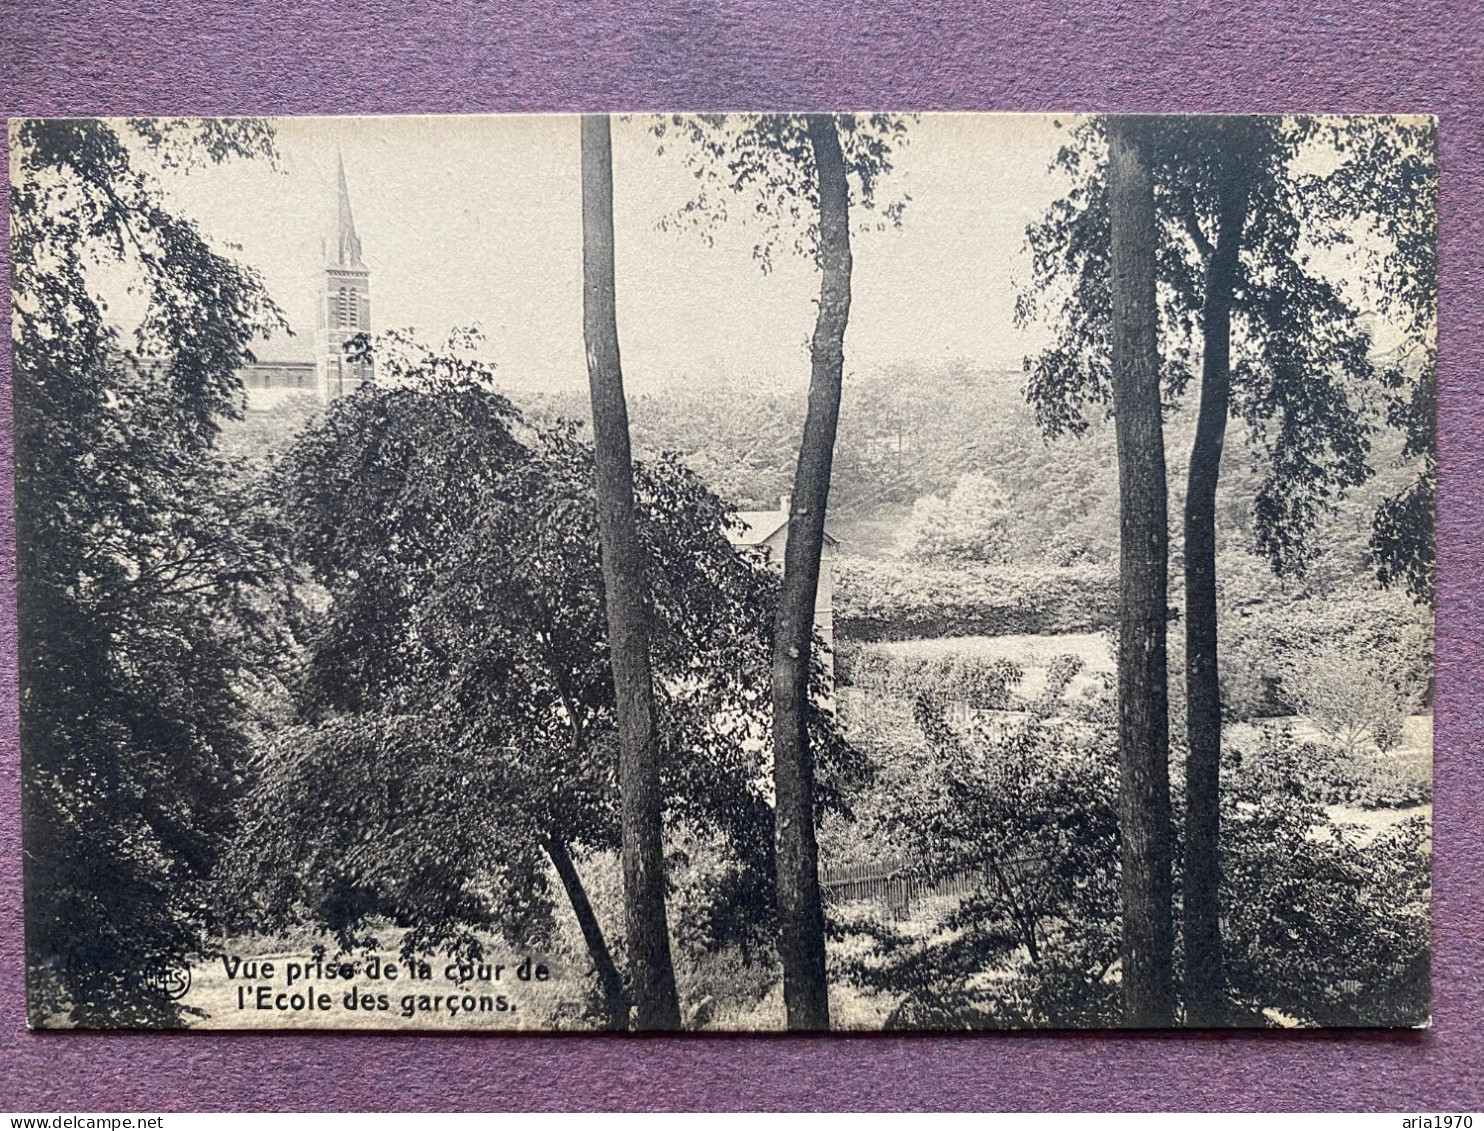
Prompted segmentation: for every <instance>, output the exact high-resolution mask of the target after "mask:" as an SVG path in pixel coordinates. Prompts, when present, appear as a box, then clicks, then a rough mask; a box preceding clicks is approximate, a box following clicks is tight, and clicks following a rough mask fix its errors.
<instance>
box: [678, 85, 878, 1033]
mask: <svg viewBox="0 0 1484 1131" xmlns="http://www.w3.org/2000/svg"><path fill="white" fill-rule="evenodd" d="M904 128H905V126H904V123H903V122H902V121H901V120H900V119H897V118H893V117H891V116H888V115H872V116H870V117H867V118H862V119H857V118H855V117H854V116H851V115H830V114H807V115H760V116H746V117H738V118H733V119H730V120H729V119H728V117H727V116H725V115H699V116H693V117H688V118H683V117H679V116H676V117H673V118H670V119H668V120H660V121H659V122H657V123H656V125H655V133H656V135H657V136H659V137H660V138H661V140H662V142H663V140H664V139H665V138H666V137H669V136H671V135H672V134H679V135H681V137H682V138H683V139H684V140H685V141H687V142H689V143H690V155H689V161H690V162H691V164H692V165H693V167H694V168H695V169H696V171H697V174H698V176H699V177H700V179H701V182H702V189H701V195H700V197H699V199H697V200H694V201H692V202H691V203H690V204H689V205H688V206H687V208H686V215H687V216H690V217H692V218H698V219H700V221H701V222H702V223H703V224H705V223H710V222H713V221H715V220H716V219H717V218H718V217H720V216H725V214H726V210H725V206H724V205H719V204H718V202H717V201H716V200H715V199H714V198H713V197H711V196H710V195H709V194H710V193H711V192H713V191H720V190H721V186H722V185H725V186H726V188H727V189H729V190H731V191H733V192H738V193H749V194H754V195H755V196H756V197H757V198H758V205H757V211H758V212H759V213H760V214H762V215H763V216H766V217H769V218H770V219H771V220H772V221H773V223H772V224H771V225H770V227H769V229H768V235H767V237H766V238H765V239H764V240H763V241H762V242H761V243H759V244H758V245H757V248H756V251H757V254H758V258H759V260H760V261H761V262H762V263H763V265H764V267H765V268H766V267H767V266H768V265H769V263H770V256H771V254H772V251H773V249H774V248H775V246H777V244H778V242H779V240H780V237H782V236H783V233H784V232H785V231H786V232H788V233H789V234H790V235H792V237H793V247H794V249H795V250H796V251H798V252H800V253H803V254H807V255H809V256H810V257H811V258H812V259H814V261H815V262H816V263H817V264H818V265H819V268H820V273H821V281H820V297H819V305H818V309H817V313H816V318H815V325H814V335H813V338H812V341H811V344H810V358H811V375H810V381H809V408H808V412H807V413H806V415H805V417H804V430H803V438H802V439H801V441H800V444H799V456H798V463H797V467H796V470H795V473H794V480H793V495H792V499H793V504H792V510H791V512H790V514H789V525H788V542H787V545H786V547H785V550H784V561H783V583H782V587H781V589H780V590H779V597H778V607H777V613H776V616H775V619H774V628H773V632H774V636H773V676H772V687H773V744H774V761H773V787H774V791H775V794H776V799H777V800H776V824H775V828H776V840H777V843H776V856H777V866H778V915H779V921H780V928H781V936H780V938H781V944H780V952H781V954H782V958H783V993H784V1000H785V1002H786V1005H787V1008H788V1025H789V1028H790V1029H795V1030H800V1029H804V1030H809V1029H828V1028H829V1023H830V1015H829V985H828V979H827V976H826V971H825V924H824V902H823V899H822V897H821V894H820V888H819V847H818V843H817V834H816V829H815V826H814V812H815V800H814V790H815V781H814V752H813V751H811V749H810V745H809V731H810V718H811V715H812V714H813V710H814V708H813V704H812V702H811V699H810V685H811V671H812V669H813V667H814V664H813V660H812V655H813V646H814V604H815V596H816V591H817V589H818V586H819V571H820V556H821V553H822V552H823V547H824V524H825V512H826V510H827V508H828V504H829V495H830V475H831V469H832V466H833V461H834V451H835V433H836V430H837V426H838V423H839V416H840V398H841V388H842V384H843V380H844V370H845V330H846V326H847V324H848V322H849V318H850V285H851V265H852V260H851V248H850V228H851V213H850V209H851V198H852V196H853V195H854V196H855V198H856V205H857V207H858V208H859V209H862V210H868V209H870V208H871V207H872V206H873V203H874V198H875V192H876V182H877V180H878V179H879V178H880V177H881V176H882V175H883V174H885V173H887V172H888V171H889V170H890V168H891V164H890V156H891V150H892V146H893V144H894V143H895V142H897V141H898V139H899V138H900V135H901V134H902V132H903V130H904ZM661 150H662V151H663V144H662V145H661ZM723 169H724V170H725V173H723V172H722V170H723ZM852 177H853V178H854V180H855V190H854V192H853V191H852V184H851V181H852ZM901 207H902V205H901V204H900V203H895V204H891V205H888V206H887V207H886V208H885V209H884V213H885V216H886V220H887V222H896V221H898V220H899V219H900V215H901Z"/></svg>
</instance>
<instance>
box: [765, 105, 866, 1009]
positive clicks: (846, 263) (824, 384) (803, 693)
mask: <svg viewBox="0 0 1484 1131" xmlns="http://www.w3.org/2000/svg"><path fill="white" fill-rule="evenodd" d="M808 126H809V143H810V146H811V147H812V149H813V152H814V164H815V168H816V169H817V170H818V175H819V260H820V267H821V269H822V272H823V279H822V281H821V283H820V290H819V312H818V315H817V317H816V319H815V323H814V340H813V343H812V346H811V354H812V372H811V374H810V379H809V410H808V413H807V415H806V416H805V418H804V437H803V440H802V442H801V443H800V445H799V463H798V469H797V471H796V472H795V474H794V492H793V504H792V510H791V512H790V514H789V518H788V543H787V546H786V547H785V549H784V555H783V586H782V588H781V590H780V591H779V594H778V615H777V619H776V622H775V625H774V630H773V788H774V792H775V794H776V796H777V811H776V812H777V821H776V827H775V848H776V855H777V867H778V919H779V927H780V930H781V939H780V945H779V953H780V954H781V956H782V959H783V998H784V1003H785V1005H786V1006H787V1009H788V1027H789V1028H790V1029H793V1030H813V1029H828V1028H829V1026H830V1006H829V986H828V982H827V980H826V976H825V952H824V902H823V899H822V898H821V895H820V888H819V846H818V843H817V841H816V839H815V830H814V758H813V753H812V751H811V750H810V748H809V711H810V704H809V673H810V668H811V661H812V646H813V641H814V602H815V597H816V594H817V592H818V588H819V569H820V554H821V552H822V551H823V548H824V518H825V507H826V505H827V504H828V501H829V494H830V470H831V466H832V464H833V462H834V457H835V429H836V425H837V423H838V421H839V417H840V387H841V382H842V379H843V374H844V369H845V327H846V324H847V323H848V321H849V319H850V269H851V257H850V186H849V183H848V181H847V180H846V175H845V159H844V156H843V154H842V153H841V151H840V135H839V133H838V131H837V129H836V126H835V119H834V117H833V116H831V115H828V114H811V115H809V119H808Z"/></svg>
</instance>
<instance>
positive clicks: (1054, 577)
mask: <svg viewBox="0 0 1484 1131" xmlns="http://www.w3.org/2000/svg"><path fill="white" fill-rule="evenodd" d="M1117 612H1118V578H1117V575H1116V574H1115V573H1114V572H1112V571H1111V570H1110V569H1109V568H1108V567H1106V566H1095V565H1088V564H1082V565H1073V566H1065V567H1058V566H991V565H972V564H964V565H959V566H955V567H953V568H951V569H947V568H936V567H932V566H928V565H921V564H916V563H911V562H905V561H896V560H891V561H867V560H863V559H858V558H856V559H851V558H841V559H838V560H837V563H836V566H835V629H836V632H837V633H838V634H839V635H840V636H848V637H854V638H856V639H860V640H911V639H915V638H919V637H928V636H1004V635H1009V634H1014V633H1029V634H1035V635H1050V634H1059V633H1068V632H1097V631H1100V630H1102V629H1105V628H1108V627H1109V626H1110V625H1112V623H1113V621H1114V619H1115V618H1116V616H1117Z"/></svg>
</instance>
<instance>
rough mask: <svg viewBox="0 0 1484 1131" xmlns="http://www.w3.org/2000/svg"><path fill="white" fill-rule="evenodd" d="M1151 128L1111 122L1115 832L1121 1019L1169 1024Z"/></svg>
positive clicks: (1164, 584) (1164, 548)
mask: <svg viewBox="0 0 1484 1131" xmlns="http://www.w3.org/2000/svg"><path fill="white" fill-rule="evenodd" d="M1148 146H1149V140H1148V126H1147V124H1146V123H1144V122H1142V121H1140V120H1139V119H1136V118H1135V119H1130V118H1121V117H1114V118H1110V119H1109V120H1108V196H1109V208H1110V217H1111V220H1112V230H1113V247H1112V268H1113V271H1112V274H1113V280H1112V281H1113V406H1114V414H1115V424H1116V429H1117V438H1118V494H1119V507H1120V516H1119V564H1118V581H1119V619H1118V627H1119V635H1118V746H1119V762H1120V767H1119V768H1120V785H1119V796H1118V827H1119V831H1120V833H1121V836H1122V854H1121V856H1122V876H1121V883H1122V895H1123V998H1124V1023H1125V1024H1127V1025H1130V1026H1138V1027H1151V1026H1164V1025H1169V1024H1172V1023H1173V1021H1174V1012H1175V1001H1174V997H1175V995H1174V972H1173V949H1174V922H1173V910H1172V906H1171V892H1170V858H1171V855H1172V849H1171V832H1170V774H1169V756H1170V752H1169V713H1168V712H1169V688H1168V686H1167V684H1166V682H1165V681H1166V678H1167V671H1166V647H1165V631H1166V629H1165V626H1166V617H1167V608H1168V593H1167V589H1168V579H1167V576H1166V573H1167V570H1168V568H1169V519H1168V515H1167V514H1166V509H1165V508H1166V505H1167V500H1166V488H1165V456H1164V430H1163V424H1162V421H1161V416H1160V391H1159V323H1158V308H1157V307H1156V305H1155V253H1156V248H1157V242H1156V241H1157V235H1158V233H1157V229H1156V219H1155V210H1154V184H1153V180H1152V178H1151V176H1150V162H1149V153H1148Z"/></svg>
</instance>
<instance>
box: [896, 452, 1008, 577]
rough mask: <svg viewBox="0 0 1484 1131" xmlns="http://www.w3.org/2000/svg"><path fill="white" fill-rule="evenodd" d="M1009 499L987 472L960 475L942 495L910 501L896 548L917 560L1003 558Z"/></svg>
mask: <svg viewBox="0 0 1484 1131" xmlns="http://www.w3.org/2000/svg"><path fill="white" fill-rule="evenodd" d="M1009 514H1010V500H1009V498H1008V497H1007V496H1006V495H1005V492H1004V491H1003V490H1001V488H1000V485H999V484H998V483H996V482H995V481H994V480H993V479H991V478H990V477H989V476H987V475H979V474H975V473H972V472H971V473H969V474H967V475H964V476H961V477H960V478H959V481H958V483H957V484H955V485H954V488H953V490H952V491H950V492H949V493H948V495H947V497H946V498H940V497H939V496H937V495H924V496H923V497H922V498H920V499H918V500H917V502H915V503H914V504H913V505H912V516H911V517H910V518H909V519H908V520H907V526H906V528H905V529H904V530H903V532H902V538H901V547H902V552H903V553H904V554H906V555H907V556H908V557H910V558H915V559H918V560H920V561H942V560H945V559H946V560H949V561H964V562H1003V561H1004V560H1005V558H1006V556H1007V555H1008V553H1009V550H1010V534H1009V531H1008V530H1007V528H1006V521H1007V519H1008V517H1009Z"/></svg>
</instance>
